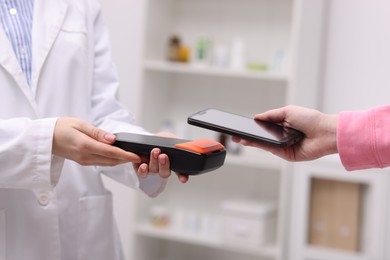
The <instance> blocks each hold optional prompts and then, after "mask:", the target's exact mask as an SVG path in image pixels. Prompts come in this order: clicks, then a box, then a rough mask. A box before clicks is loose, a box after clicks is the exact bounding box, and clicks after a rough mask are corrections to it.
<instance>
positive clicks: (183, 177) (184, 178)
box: [177, 174, 190, 184]
mask: <svg viewBox="0 0 390 260" xmlns="http://www.w3.org/2000/svg"><path fill="white" fill-rule="evenodd" d="M177 177H178V178H179V181H180V182H181V183H183V184H184V183H187V182H188V180H189V179H190V177H189V176H188V175H184V174H178V175H177Z"/></svg>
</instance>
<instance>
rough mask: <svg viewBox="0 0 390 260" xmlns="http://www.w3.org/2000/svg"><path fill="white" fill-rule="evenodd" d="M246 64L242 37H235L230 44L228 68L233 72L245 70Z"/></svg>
mask: <svg viewBox="0 0 390 260" xmlns="http://www.w3.org/2000/svg"><path fill="white" fill-rule="evenodd" d="M245 64H246V46H245V40H244V39H243V38H242V37H239V36H237V37H235V38H234V40H233V43H232V50H231V54H230V68H231V69H234V70H243V69H245Z"/></svg>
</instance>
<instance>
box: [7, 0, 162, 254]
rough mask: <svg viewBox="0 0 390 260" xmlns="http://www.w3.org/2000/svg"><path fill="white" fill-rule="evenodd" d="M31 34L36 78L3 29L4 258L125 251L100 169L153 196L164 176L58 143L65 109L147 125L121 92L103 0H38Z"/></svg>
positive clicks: (105, 121)
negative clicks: (75, 152)
mask: <svg viewBox="0 0 390 260" xmlns="http://www.w3.org/2000/svg"><path fill="white" fill-rule="evenodd" d="M0 24H1V23H0ZM123 29H126V25H123ZM32 34H33V35H32V38H33V40H32V41H33V44H32V47H33V59H32V60H33V66H32V83H31V86H28V84H27V82H26V79H25V76H24V74H23V72H22V70H21V69H20V66H19V63H18V61H17V59H16V57H15V56H14V52H13V50H12V47H11V44H10V42H9V40H8V38H7V36H6V35H5V33H4V30H3V28H0V89H1V93H0V108H1V109H0V260H5V259H6V260H25V259H29V260H57V259H61V260H77V259H80V260H81V259H82V260H117V259H123V256H122V252H121V245H120V242H119V240H118V235H117V232H116V226H115V223H114V219H113V215H112V198H111V194H110V193H109V192H108V191H107V190H106V189H105V187H104V186H103V183H102V179H101V174H102V173H104V174H106V175H108V176H109V177H111V178H114V179H116V180H118V181H120V182H122V183H124V184H125V185H128V186H130V187H134V188H137V187H139V186H141V189H143V190H144V191H145V192H147V193H148V194H149V195H151V196H154V195H156V194H157V193H159V192H160V191H161V190H162V189H163V188H164V186H165V183H166V182H165V181H163V180H161V179H160V178H159V177H151V178H152V179H146V180H142V181H141V185H140V184H139V183H140V181H139V180H138V178H137V177H136V175H135V174H134V173H133V172H132V166H131V165H130V164H124V165H121V166H117V167H107V168H99V167H82V166H80V165H78V164H77V163H74V162H71V161H68V160H65V161H64V160H63V159H62V158H57V157H56V156H53V155H52V152H51V149H52V138H53V130H54V127H55V123H56V118H57V117H59V116H73V117H78V118H82V119H84V120H86V121H89V122H91V123H93V124H94V125H96V126H98V127H100V128H102V129H105V130H107V131H110V132H119V131H128V132H145V131H144V130H143V129H142V128H139V127H136V126H133V125H131V122H132V120H133V119H132V117H131V116H130V115H129V114H128V113H127V112H126V111H125V110H124V109H123V108H122V107H121V105H120V104H119V103H118V102H117V100H116V98H115V95H116V91H117V85H118V84H117V77H116V73H115V69H114V66H113V64H112V60H111V53H110V48H109V41H108V33H107V30H106V27H105V25H104V23H103V21H102V15H101V10H100V5H99V3H98V2H97V0H50V1H47V0H35V2H34V20H33V31H32ZM124 58H126V57H124ZM142 183H144V184H145V183H146V184H145V185H144V184H142Z"/></svg>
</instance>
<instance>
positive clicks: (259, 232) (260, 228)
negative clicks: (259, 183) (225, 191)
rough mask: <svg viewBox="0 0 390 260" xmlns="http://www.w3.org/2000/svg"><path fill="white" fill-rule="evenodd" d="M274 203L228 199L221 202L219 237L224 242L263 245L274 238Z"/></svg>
mask: <svg viewBox="0 0 390 260" xmlns="http://www.w3.org/2000/svg"><path fill="white" fill-rule="evenodd" d="M276 208H277V207H276V204H275V203H273V202H266V201H264V202H258V201H256V202H254V201H247V200H229V201H224V202H223V203H222V204H221V210H222V223H221V238H222V240H223V241H224V242H225V243H234V244H245V245H253V246H258V245H264V244H268V243H272V242H273V240H274V238H275V226H276Z"/></svg>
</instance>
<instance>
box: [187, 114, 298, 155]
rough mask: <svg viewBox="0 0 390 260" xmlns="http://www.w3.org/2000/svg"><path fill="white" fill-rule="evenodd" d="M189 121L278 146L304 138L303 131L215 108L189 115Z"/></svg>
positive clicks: (221, 131)
mask: <svg viewBox="0 0 390 260" xmlns="http://www.w3.org/2000/svg"><path fill="white" fill-rule="evenodd" d="M188 123H189V124H190V125H194V126H198V127H202V128H206V129H209V130H213V131H217V132H220V133H224V134H228V135H232V136H237V137H240V138H243V139H246V140H249V141H254V142H259V143H263V144H267V145H272V146H278V147H286V146H289V145H292V144H294V143H296V142H299V141H300V140H301V139H302V138H303V133H302V132H300V131H298V130H295V129H292V128H289V127H284V126H281V125H278V124H275V123H272V122H267V121H259V120H254V119H253V118H249V117H246V116H242V115H237V114H233V113H229V112H225V111H222V110H218V109H213V108H209V109H205V110H202V111H200V112H197V113H195V114H193V115H191V116H189V117H188Z"/></svg>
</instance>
